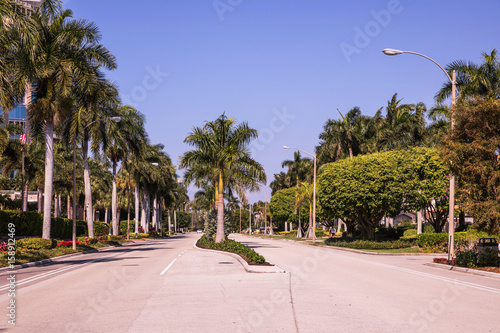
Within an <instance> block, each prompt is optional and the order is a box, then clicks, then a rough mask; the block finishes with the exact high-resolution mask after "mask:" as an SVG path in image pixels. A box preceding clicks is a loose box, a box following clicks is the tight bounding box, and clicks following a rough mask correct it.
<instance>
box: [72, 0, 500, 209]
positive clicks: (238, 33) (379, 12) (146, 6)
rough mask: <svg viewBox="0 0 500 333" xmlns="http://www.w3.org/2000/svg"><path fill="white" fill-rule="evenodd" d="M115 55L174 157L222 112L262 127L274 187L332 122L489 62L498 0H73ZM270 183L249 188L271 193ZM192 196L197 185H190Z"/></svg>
mask: <svg viewBox="0 0 500 333" xmlns="http://www.w3.org/2000/svg"><path fill="white" fill-rule="evenodd" d="M66 7H67V8H69V9H71V10H73V12H74V18H78V19H87V20H89V21H93V22H95V23H96V24H97V25H98V26H99V27H100V30H101V33H102V36H103V37H102V43H103V44H104V45H105V46H106V47H107V48H108V49H109V50H110V51H111V52H112V53H113V54H114V55H115V56H116V57H117V59H118V69H117V70H115V71H112V72H110V73H109V78H110V79H111V80H113V81H115V82H116V83H117V85H118V86H119V88H120V94H121V97H122V100H123V102H124V103H128V104H132V105H134V106H135V107H136V108H137V109H138V110H139V111H141V112H142V113H143V114H144V115H145V116H146V119H147V124H146V129H147V131H148V133H149V136H150V140H151V142H152V143H154V144H156V143H162V144H164V145H165V152H166V153H168V154H169V156H170V157H171V158H172V161H173V162H174V164H177V163H178V158H179V156H180V155H182V153H183V152H185V151H187V150H189V149H190V147H189V146H187V145H186V144H184V143H183V140H184V138H185V137H186V136H187V135H188V134H189V132H190V131H191V129H192V128H193V126H202V125H203V124H204V122H205V121H210V120H214V119H216V118H217V117H218V116H219V115H221V114H222V113H223V112H225V113H226V115H228V116H234V117H235V118H236V119H237V120H238V121H240V122H241V121H247V122H248V123H249V125H250V126H251V127H253V128H255V129H257V130H258V131H259V133H260V136H259V138H258V139H257V140H256V141H255V142H254V143H253V144H252V152H253V157H254V158H255V159H256V160H257V161H259V162H260V163H262V164H263V165H264V167H265V169H266V173H267V177H268V184H269V183H270V182H271V181H272V180H273V174H274V173H279V172H280V171H282V169H281V162H282V161H283V160H285V159H291V158H292V157H293V152H292V151H291V150H284V149H282V148H281V147H282V146H283V145H288V146H293V147H297V148H300V149H303V150H305V151H308V152H311V153H313V152H314V148H315V146H316V145H317V144H318V142H319V139H318V135H319V134H320V133H321V131H322V129H323V125H324V124H325V122H326V121H327V120H328V119H329V118H334V119H338V118H339V114H338V111H337V109H338V110H340V111H341V112H343V113H345V112H347V111H348V110H349V109H351V108H352V107H354V106H359V107H360V108H361V111H362V113H363V114H365V115H373V114H374V113H375V112H376V111H377V110H378V109H379V108H380V107H383V106H385V105H386V104H387V101H388V100H389V99H390V98H391V97H392V95H393V94H394V93H398V96H399V98H404V102H405V103H416V102H424V103H425V104H426V105H427V107H428V108H430V107H431V106H432V105H433V103H434V102H433V97H434V95H435V94H436V92H437V91H438V90H439V89H440V88H441V86H442V85H443V83H445V82H446V80H447V79H446V77H445V75H444V73H442V72H441V70H440V69H439V68H438V67H437V66H436V65H434V64H433V63H432V62H430V61H428V60H426V59H424V58H421V57H418V56H414V55H408V54H404V55H399V56H396V57H389V56H385V55H384V54H383V53H382V52H381V50H382V49H384V48H397V49H402V50H408V51H414V52H419V53H423V54H425V55H427V56H429V57H431V58H433V59H434V60H436V61H437V62H438V63H440V64H441V65H442V66H445V65H446V64H448V63H450V62H452V61H454V60H459V59H463V60H470V61H473V62H477V63H479V62H481V53H482V52H490V51H491V49H492V48H497V49H498V48H499V47H500V45H499V32H500V22H499V21H498V13H499V12H500V2H499V1H497V0H478V1H474V2H473V1H464V0H455V1H449V0H441V1H430V0H400V1H397V0H390V1H389V0H384V1H379V0H370V1H332V0H315V1H314V0H313V1H306V0H300V1H299V0H288V1H284V0H281V1H278V0H215V1H214V0H189V1H187V0H147V1H142V2H140V3H139V2H137V1H131V0H121V1H118V0H69V1H66ZM265 191H267V195H268V198H269V196H270V192H271V191H270V189H269V188H268V187H267V186H266V187H263V188H262V190H261V191H260V192H259V193H255V194H251V195H250V201H251V202H254V201H256V200H263V199H264V192H265ZM191 193H192V191H191Z"/></svg>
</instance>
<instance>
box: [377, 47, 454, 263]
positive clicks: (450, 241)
mask: <svg viewBox="0 0 500 333" xmlns="http://www.w3.org/2000/svg"><path fill="white" fill-rule="evenodd" d="M382 52H383V53H384V54H385V55H389V56H395V55H399V54H403V53H408V54H414V55H417V56H420V57H423V58H425V59H428V60H430V61H432V62H433V63H434V64H436V65H437V66H438V67H439V68H441V70H442V71H443V72H444V73H445V74H446V77H447V78H448V80H449V81H450V83H451V112H450V123H451V129H452V130H453V128H454V127H455V122H454V119H453V107H454V106H455V104H456V97H457V95H456V86H457V74H456V72H455V71H453V73H452V76H451V77H450V75H449V74H448V72H446V70H445V69H444V68H443V67H442V66H441V65H440V64H438V63H437V62H436V61H434V60H433V59H431V58H429V57H428V56H426V55H423V54H420V53H417V52H411V51H401V50H396V49H383V50H382ZM454 214H455V175H454V174H453V172H451V171H450V197H449V210H448V248H449V249H448V260H451V259H453V257H454V256H455V217H454Z"/></svg>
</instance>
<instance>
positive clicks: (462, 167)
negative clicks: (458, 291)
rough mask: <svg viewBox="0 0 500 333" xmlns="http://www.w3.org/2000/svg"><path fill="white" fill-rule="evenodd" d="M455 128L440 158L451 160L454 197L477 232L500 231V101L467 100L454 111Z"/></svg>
mask: <svg viewBox="0 0 500 333" xmlns="http://www.w3.org/2000/svg"><path fill="white" fill-rule="evenodd" d="M454 113H455V115H454V116H455V121H456V124H455V127H454V129H453V130H452V131H451V133H450V134H449V135H448V136H447V137H446V140H445V144H444V149H443V157H444V160H446V161H453V163H451V169H452V170H453V173H454V174H456V175H457V179H458V186H457V197H458V199H459V202H460V205H461V208H462V209H463V210H464V211H467V212H470V213H471V214H472V216H473V217H474V221H475V224H476V225H477V226H478V228H479V229H481V230H485V231H488V232H490V233H493V234H495V233H499V232H500V203H499V202H500V201H499V198H500V157H499V156H500V101H498V100H495V99H492V98H482V97H478V98H476V99H472V98H470V99H469V100H468V101H464V102H459V103H458V104H457V107H456V108H454Z"/></svg>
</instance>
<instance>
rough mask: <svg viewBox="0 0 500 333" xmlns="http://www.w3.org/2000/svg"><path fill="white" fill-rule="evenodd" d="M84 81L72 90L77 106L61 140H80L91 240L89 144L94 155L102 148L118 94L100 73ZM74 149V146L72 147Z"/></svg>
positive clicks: (91, 210) (91, 206)
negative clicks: (63, 138)
mask: <svg viewBox="0 0 500 333" xmlns="http://www.w3.org/2000/svg"><path fill="white" fill-rule="evenodd" d="M94 72H95V73H89V74H90V75H88V76H87V77H85V78H84V79H86V80H87V82H86V83H85V84H83V85H81V86H80V87H77V88H80V89H77V90H76V91H75V97H76V105H75V106H76V107H75V110H74V111H73V112H72V114H71V116H70V117H69V118H68V121H67V122H66V124H65V128H64V137H65V140H66V142H67V143H68V145H69V144H70V142H73V144H75V145H76V144H77V142H76V141H77V139H79V140H80V141H81V145H80V147H81V152H82V158H83V166H84V169H83V178H84V188H85V210H86V214H85V215H86V218H87V226H88V234H89V237H90V238H94V214H93V209H94V207H93V203H92V187H91V180H90V168H89V163H88V153H89V143H91V147H90V148H91V150H92V151H93V152H94V154H95V155H98V154H99V151H100V149H101V138H102V137H105V136H106V129H107V127H108V126H107V124H106V122H109V121H110V120H109V119H107V118H108V117H111V116H112V115H113V110H115V109H116V108H117V106H118V103H119V102H118V91H117V89H116V87H115V86H114V85H113V84H111V83H110V82H108V81H107V80H105V79H104V77H103V76H102V74H101V73H100V72H99V71H98V70H95V71H94ZM75 149H76V147H75Z"/></svg>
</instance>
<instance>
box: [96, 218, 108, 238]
mask: <svg viewBox="0 0 500 333" xmlns="http://www.w3.org/2000/svg"><path fill="white" fill-rule="evenodd" d="M108 234H109V224H107V223H104V222H99V221H94V236H96V237H97V236H102V235H108Z"/></svg>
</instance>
